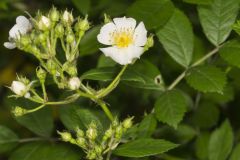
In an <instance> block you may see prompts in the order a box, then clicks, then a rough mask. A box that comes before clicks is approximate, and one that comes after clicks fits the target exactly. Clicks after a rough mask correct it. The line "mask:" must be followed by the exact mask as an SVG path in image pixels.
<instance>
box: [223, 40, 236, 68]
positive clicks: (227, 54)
mask: <svg viewBox="0 0 240 160" xmlns="http://www.w3.org/2000/svg"><path fill="white" fill-rule="evenodd" d="M220 56H221V58H222V59H224V60H225V61H226V62H227V63H229V64H230V65H233V66H236V67H239V68H240V41H239V40H233V41H231V42H229V43H227V44H225V45H224V46H223V47H222V48H221V49H220Z"/></svg>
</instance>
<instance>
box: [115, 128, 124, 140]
mask: <svg viewBox="0 0 240 160" xmlns="http://www.w3.org/2000/svg"><path fill="white" fill-rule="evenodd" d="M122 134H123V127H122V125H119V126H117V128H116V132H115V138H116V139H117V140H120V139H121V137H122Z"/></svg>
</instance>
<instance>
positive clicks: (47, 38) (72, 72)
mask: <svg viewBox="0 0 240 160" xmlns="http://www.w3.org/2000/svg"><path fill="white" fill-rule="evenodd" d="M89 28H90V24H89V22H88V19H87V16H86V17H85V18H80V17H77V18H74V16H73V14H72V13H71V12H69V11H68V10H65V11H64V12H62V13H61V12H60V11H58V10H57V9H56V8H55V7H53V8H52V9H51V10H50V11H49V12H48V13H47V14H42V13H40V12H39V13H37V15H36V17H35V18H33V17H31V18H30V19H27V18H26V17H24V16H19V17H18V18H17V19H16V24H15V25H14V27H13V28H12V29H11V30H10V32H9V40H10V42H6V43H4V46H5V47H7V48H9V49H13V48H14V47H17V48H19V49H21V50H23V51H25V52H29V53H31V54H32V55H34V56H35V57H36V58H37V59H38V60H39V61H40V66H41V70H39V72H41V71H44V72H46V73H49V74H50V75H51V76H52V77H53V79H54V81H55V83H56V84H57V85H58V86H59V88H70V89H72V90H74V89H77V88H78V85H77V86H76V83H75V82H73V81H72V80H71V78H72V77H76V76H77V73H78V72H77V63H76V62H77V58H78V57H79V49H78V47H79V44H80V41H81V39H82V37H83V35H84V34H85V32H86V31H87V30H88V29H89ZM58 44H61V46H62V51H63V52H64V53H65V61H60V60H58V59H57V57H58V56H57V53H61V52H59V51H58V52H57V51H56V47H57V45H58ZM40 74H41V75H40ZM38 78H40V79H41V80H44V79H45V73H39V75H38ZM69 79H70V81H71V82H69V83H70V84H72V82H73V83H75V84H73V85H74V86H73V87H72V86H69V83H68V80H69ZM75 80H76V79H75Z"/></svg>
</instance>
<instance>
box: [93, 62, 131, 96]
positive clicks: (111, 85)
mask: <svg viewBox="0 0 240 160" xmlns="http://www.w3.org/2000/svg"><path fill="white" fill-rule="evenodd" d="M127 66H128V65H125V66H124V67H123V68H122V69H121V71H120V72H119V73H118V75H117V76H116V77H115V79H114V80H113V81H112V82H111V83H110V84H109V85H108V86H107V88H105V89H104V90H103V91H101V92H100V93H99V94H98V95H97V97H98V98H102V97H104V96H106V95H107V94H109V93H110V92H111V91H112V90H113V89H114V88H115V86H116V84H117V83H118V82H119V80H120V78H121V76H122V75H123V73H124V71H125V70H126V69H127Z"/></svg>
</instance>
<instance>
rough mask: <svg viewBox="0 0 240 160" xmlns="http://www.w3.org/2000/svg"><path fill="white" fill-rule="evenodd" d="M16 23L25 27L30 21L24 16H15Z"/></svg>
mask: <svg viewBox="0 0 240 160" xmlns="http://www.w3.org/2000/svg"><path fill="white" fill-rule="evenodd" d="M16 24H17V25H19V26H24V27H25V28H28V26H29V24H31V23H30V21H29V20H28V19H27V18H26V17H25V16H18V17H17V18H16Z"/></svg>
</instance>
